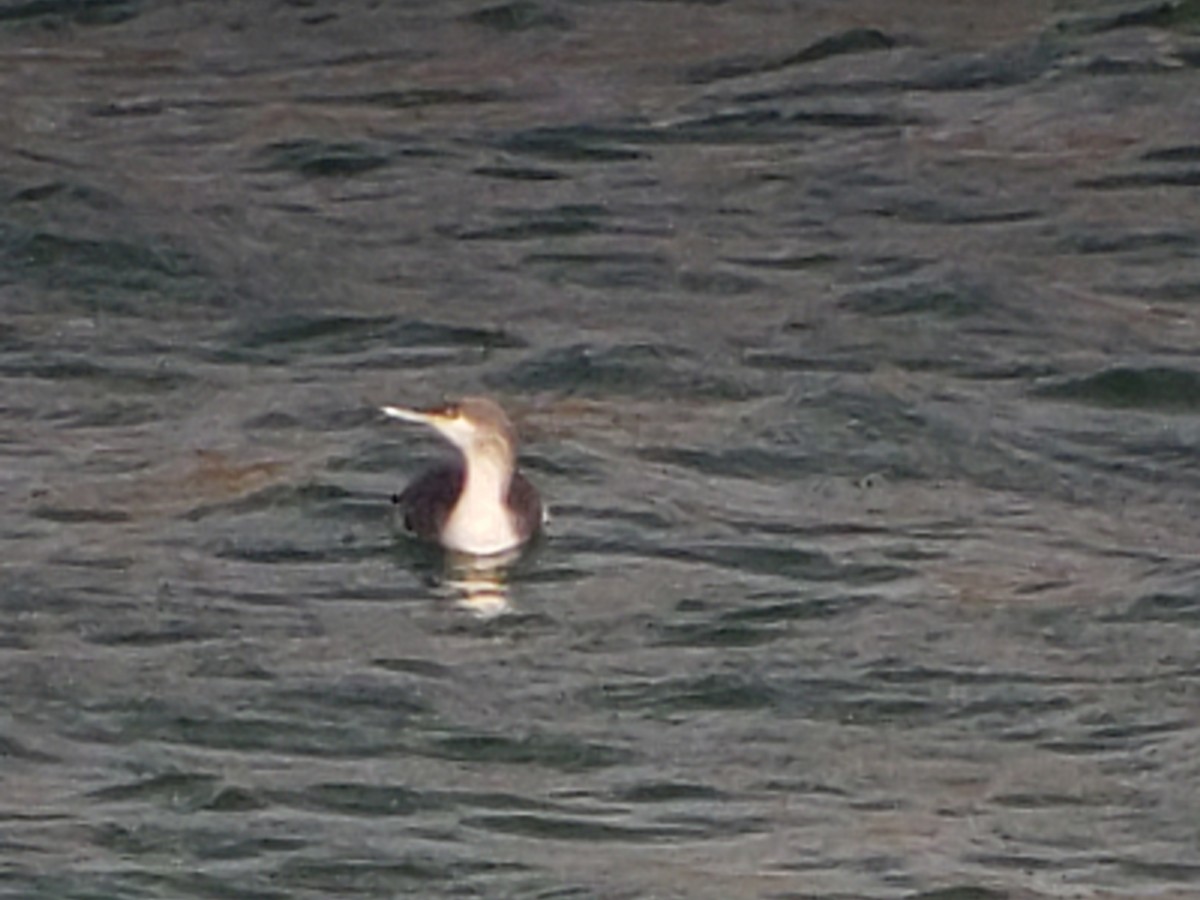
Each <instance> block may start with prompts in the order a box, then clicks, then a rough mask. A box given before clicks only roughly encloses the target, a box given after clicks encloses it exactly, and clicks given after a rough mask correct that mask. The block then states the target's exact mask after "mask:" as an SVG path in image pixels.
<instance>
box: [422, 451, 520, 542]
mask: <svg viewBox="0 0 1200 900" xmlns="http://www.w3.org/2000/svg"><path fill="white" fill-rule="evenodd" d="M512 475H513V466H512V462H511V460H508V459H500V458H497V457H495V456H493V455H490V454H479V455H478V456H475V457H467V458H466V468H465V471H464V475H463V487H462V493H461V494H459V497H458V502H457V503H456V504H455V505H454V509H453V510H452V511H451V512H450V516H449V518H447V519H446V524H445V526H444V527H443V529H442V536H441V537H442V543H443V544H444V545H445V546H446V547H449V548H450V549H451V550H458V551H459V552H461V553H472V554H475V555H478V556H487V555H489V554H492V553H502V552H503V551H505V550H510V549H512V548H513V547H515V546H516V545H517V544H519V543H520V542H521V538H520V535H519V534H518V533H517V529H516V527H515V525H514V523H513V516H512V512H511V510H509V508H508V488H509V485H510V483H511V482H512Z"/></svg>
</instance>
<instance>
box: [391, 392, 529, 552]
mask: <svg viewBox="0 0 1200 900" xmlns="http://www.w3.org/2000/svg"><path fill="white" fill-rule="evenodd" d="M380 409H381V410H382V412H383V413H384V414H385V415H387V416H390V417H392V418H394V419H400V420H401V421H404V422H418V423H420V424H423V425H428V426H430V427H432V428H433V429H434V430H436V431H437V432H438V434H440V435H441V436H442V437H443V438H445V439H446V440H447V441H449V442H450V443H451V444H452V445H453V446H454V448H455V449H456V450H457V451H458V458H457V459H454V460H450V461H447V462H445V463H442V464H440V465H437V466H435V467H434V468H432V469H430V470H429V471H427V472H425V473H424V474H422V475H420V476H418V477H417V478H416V479H414V480H413V481H412V482H411V483H410V484H409V485H408V486H407V487H406V488H405V489H404V490H403V491H401V492H400V493H399V494H396V495H394V496H393V497H392V502H393V503H394V504H395V505H396V506H397V507H398V508H399V510H400V512H401V514H402V515H403V517H404V526H405V528H406V529H408V530H409V531H410V532H412V533H413V534H415V535H416V536H417V537H418V538H421V539H423V540H426V541H430V542H433V543H437V544H440V545H441V546H442V547H443V548H445V549H446V550H450V551H453V552H456V553H463V554H468V555H471V556H481V557H482V556H492V555H495V554H501V553H509V552H512V551H514V550H516V549H517V548H519V547H522V546H523V545H524V544H526V543H527V542H528V541H529V540H530V539H531V538H532V537H533V536H534V535H535V534H537V533H538V531H539V530H540V529H541V527H542V524H543V519H544V516H543V509H542V501H541V498H540V497H539V496H538V492H537V489H536V488H535V487H534V486H533V485H532V484H531V483H530V482H529V480H528V479H527V478H526V477H525V476H524V475H522V474H521V473H520V472H518V471H517V438H516V432H515V431H514V430H513V426H512V423H511V422H509V420H508V416H506V415H505V414H504V410H503V409H501V408H500V406H499V405H498V404H497V403H495V402H494V401H492V400H489V399H487V398H486V397H465V398H463V399H461V400H459V401H458V402H456V403H449V404H446V405H444V406H438V407H434V408H432V409H408V408H405V407H400V406H383V407H380Z"/></svg>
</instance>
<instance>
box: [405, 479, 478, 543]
mask: <svg viewBox="0 0 1200 900" xmlns="http://www.w3.org/2000/svg"><path fill="white" fill-rule="evenodd" d="M463 477H464V471H463V466H462V463H459V462H448V463H443V464H442V465H439V466H435V467H434V468H432V469H430V470H429V471H428V472H425V473H424V474H422V475H419V476H417V478H415V479H414V480H413V481H412V483H411V484H409V486H408V487H406V488H405V489H404V490H403V491H402V492H401V493H400V494H399V495H397V496H396V498H395V502H396V505H397V506H399V507H400V511H401V513H402V514H403V516H404V527H405V528H407V529H408V530H409V531H411V532H412V533H413V534H415V535H416V536H417V537H419V538H422V539H423V540H427V541H436V540H437V539H438V537H439V536H440V535H441V533H442V527H443V526H444V525H445V524H446V519H447V518H449V516H450V511H451V510H452V509H454V504H455V503H456V502H457V501H458V495H459V494H461V493H462V486H463Z"/></svg>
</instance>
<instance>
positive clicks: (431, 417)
mask: <svg viewBox="0 0 1200 900" xmlns="http://www.w3.org/2000/svg"><path fill="white" fill-rule="evenodd" d="M379 409H380V411H381V412H383V414H384V415H385V416H391V417H392V418H393V419H400V420H401V421H404V422H418V423H420V424H421V425H437V424H438V423H439V422H444V421H445V420H446V418H447V417H446V414H445V412H444V411H443V410H440V409H431V410H420V409H408V408H406V407H403V406H381V407H379Z"/></svg>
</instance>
